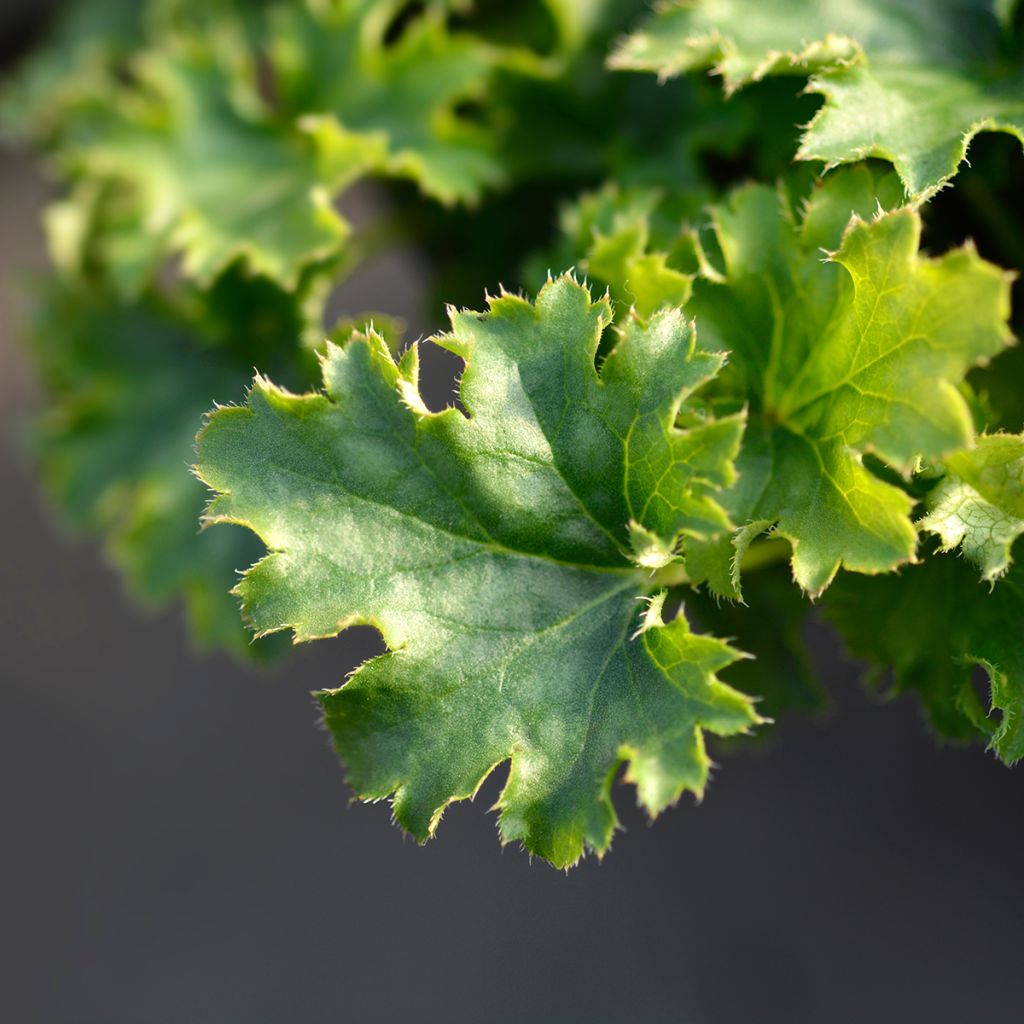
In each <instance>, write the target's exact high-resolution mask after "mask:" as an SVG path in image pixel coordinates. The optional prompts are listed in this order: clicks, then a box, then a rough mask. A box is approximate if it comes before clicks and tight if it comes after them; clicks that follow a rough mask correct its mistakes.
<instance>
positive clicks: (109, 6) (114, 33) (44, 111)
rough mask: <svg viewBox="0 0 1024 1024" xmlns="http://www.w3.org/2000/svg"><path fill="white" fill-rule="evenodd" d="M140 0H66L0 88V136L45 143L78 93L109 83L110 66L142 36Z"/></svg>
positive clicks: (55, 132)
mask: <svg viewBox="0 0 1024 1024" xmlns="http://www.w3.org/2000/svg"><path fill="white" fill-rule="evenodd" d="M143 8H144V5H143V4H141V3H139V0H88V2H82V0H79V2H77V3H71V4H68V5H67V6H66V9H65V10H63V11H62V12H61V14H60V16H59V17H58V18H57V21H56V23H55V25H54V26H53V29H52V30H51V32H50V34H49V38H48V39H47V40H46V44H45V45H44V46H43V47H42V48H41V49H40V50H38V51H37V52H35V53H33V54H32V55H31V56H30V57H29V58H28V59H27V60H26V61H25V62H24V63H23V64H22V65H21V66H20V67H19V68H18V69H17V73H16V74H15V76H14V77H13V79H12V80H11V81H9V82H5V83H4V85H3V90H2V92H0V136H6V137H8V138H12V139H17V140H31V141H32V142H34V143H41V144H48V143H52V142H54V141H55V139H56V137H57V136H58V135H59V133H60V130H61V128H62V127H63V125H64V120H65V118H66V117H67V116H68V113H69V111H70V110H72V109H73V108H74V107H75V105H76V104H77V103H78V102H79V101H80V100H81V98H82V96H83V95H88V94H90V93H94V92H95V91H96V90H98V89H103V88H105V87H109V86H110V85H111V84H112V81H111V78H110V75H109V71H110V67H111V65H112V63H113V62H114V60H115V59H118V58H123V57H124V56H125V55H127V54H128V53H130V52H131V50H132V49H133V48H134V47H136V46H138V44H139V41H140V40H141V38H142V18H141V14H142V11H143Z"/></svg>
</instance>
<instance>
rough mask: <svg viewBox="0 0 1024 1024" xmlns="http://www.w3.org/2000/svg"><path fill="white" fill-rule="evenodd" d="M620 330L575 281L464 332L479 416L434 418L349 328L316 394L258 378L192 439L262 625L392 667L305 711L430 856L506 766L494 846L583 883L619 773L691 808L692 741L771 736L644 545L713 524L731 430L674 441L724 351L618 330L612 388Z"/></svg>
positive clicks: (669, 542)
mask: <svg viewBox="0 0 1024 1024" xmlns="http://www.w3.org/2000/svg"><path fill="white" fill-rule="evenodd" d="M610 316H611V311H610V307H609V305H608V303H607V302H606V301H600V302H592V301H591V299H590V296H589V293H588V292H587V291H586V289H584V288H582V287H580V286H579V285H577V284H576V283H575V282H574V281H573V280H572V279H571V278H568V277H562V278H559V279H557V280H555V281H552V282H549V284H548V285H547V286H546V287H545V288H544V289H543V290H542V292H541V294H540V295H539V297H538V299H537V303H536V305H531V304H530V303H529V302H527V301H525V300H523V299H520V298H516V297H513V296H510V295H504V296H502V297H501V298H498V299H493V300H492V301H491V303H490V307H489V309H488V311H487V312H484V313H469V312H463V313H453V315H452V331H451V333H450V334H448V335H445V336H443V337H441V338H439V339H437V341H438V342H439V343H440V344H441V345H443V346H444V347H446V348H448V349H450V350H451V351H453V352H455V353H457V354H458V355H460V356H462V357H463V358H464V359H465V360H466V370H465V373H464V375H463V378H462V386H461V393H462V400H463V402H464V404H465V407H466V409H467V413H468V415H464V414H463V413H462V412H460V411H459V410H457V409H454V408H450V409H447V410H445V411H443V412H440V413H432V412H430V411H429V410H428V409H427V408H426V407H425V406H424V405H423V402H422V400H421V399H420V396H419V392H418V387H417V361H418V350H417V348H416V347H413V348H411V349H409V350H408V351H407V352H406V354H405V355H404V356H403V357H402V359H401V361H400V362H399V363H396V362H395V361H394V359H393V357H392V355H391V353H390V352H389V350H388V348H387V346H386V345H385V344H384V343H383V341H381V340H380V339H379V338H377V337H376V336H375V335H373V334H370V335H356V336H354V337H353V338H352V339H351V340H350V341H349V342H348V344H347V345H346V346H345V347H344V348H336V347H332V348H331V349H330V350H329V352H328V355H327V357H326V359H325V361H324V383H325V392H324V393H323V394H311V395H304V396H294V395H291V394H288V393H286V392H284V391H281V390H280V389H278V388H276V387H275V386H273V385H272V384H270V383H268V382H267V381H266V380H263V379H257V381H256V384H255V386H254V387H253V390H252V392H251V393H250V395H249V401H248V403H247V405H246V406H245V407H244V408H239V409H225V410H219V411H217V412H216V413H214V414H213V415H212V416H211V418H210V422H209V425H208V426H207V427H206V428H205V429H204V431H203V432H202V434H201V436H200V440H199V464H198V472H199V474H200V475H201V477H202V478H203V479H204V480H205V481H206V482H207V483H208V484H209V485H210V486H211V488H212V489H213V490H214V491H215V492H217V494H218V497H217V498H216V499H215V501H214V502H213V504H212V505H211V508H210V512H209V516H208V518H209V520H210V521H211V522H232V523H242V524H244V525H246V526H248V527H249V528H250V529H252V530H254V531H255V532H256V533H258V534H259V536H260V537H261V538H262V540H263V541H264V543H265V544H266V545H267V547H268V549H269V551H270V553H269V554H268V556H267V557H266V558H265V559H264V560H263V561H262V562H260V563H259V564H258V565H257V566H255V567H254V568H253V569H252V570H250V571H249V572H248V573H247V574H246V575H245V577H244V579H243V581H242V583H241V584H240V586H239V588H238V590H239V593H240V594H241V596H242V600H243V605H244V607H245V609H246V611H247V613H248V615H249V616H250V617H251V619H252V621H253V623H254V625H255V627H256V628H257V629H258V630H260V631H264V632H266V631H274V630H282V629H291V630H292V631H293V632H294V635H295V639H296V640H310V639H315V638H317V637H325V636H333V635H334V634H336V633H337V632H339V631H340V630H342V629H344V628H345V627H346V626H348V625H351V624H353V623H357V622H365V623H371V624H373V625H374V626H376V627H377V628H378V629H379V630H380V631H381V633H382V635H383V637H384V640H385V642H386V644H387V645H388V647H389V649H390V650H389V653H388V654H386V655H384V656H382V657H380V658H376V659H374V660H372V661H370V662H368V663H367V664H365V665H364V666H363V667H362V668H360V669H359V670H358V671H357V672H356V673H355V674H354V675H353V676H352V678H351V679H350V680H349V681H348V682H347V683H346V684H345V685H343V686H342V687H340V688H339V689H336V690H327V691H324V692H323V693H321V694H320V700H321V702H322V704H323V707H324V713H325V720H326V723H327V726H328V728H329V729H330V730H331V733H332V735H333V737H334V740H335V743H336V745H337V747H338V750H339V752H340V754H341V756H342V758H343V760H344V761H345V763H346V765H347V767H348V772H349V777H350V780H351V782H352V784H353V786H354V787H355V789H356V791H357V793H359V795H360V796H362V797H363V798H366V799H379V798H382V797H386V796H393V798H394V809H395V816H396V818H397V820H398V821H399V823H400V824H401V825H402V826H403V827H405V828H406V829H408V830H409V831H410V832H412V833H413V834H414V835H415V836H416V837H417V838H419V839H426V838H427V837H429V836H430V835H432V834H433V832H434V831H435V829H436V827H437V824H438V821H439V820H440V817H441V814H442V813H443V811H444V808H445V807H446V806H447V805H448V804H449V803H451V802H452V801H453V800H458V799H464V798H467V797H470V796H472V795H473V794H474V793H475V792H476V791H477V789H478V788H479V786H480V784H481V783H482V781H483V780H484V779H485V778H486V777H487V775H488V774H489V773H490V772H491V771H492V770H493V769H494V768H495V766H497V765H498V764H500V763H502V762H504V761H508V760H510V761H511V769H510V774H509V778H508V782H507V784H506V785H505V788H504V790H503V792H502V795H501V798H500V800H499V807H500V808H501V818H500V825H501V833H502V837H503V840H504V841H506V842H507V841H510V840H520V841H522V842H523V844H524V845H525V846H526V848H527V849H529V850H530V851H532V852H534V853H537V854H539V855H541V856H543V857H545V858H546V859H548V860H550V861H551V862H552V863H554V864H556V865H560V866H565V865H569V864H572V863H574V862H575V861H576V860H577V859H578V858H579V857H580V856H581V855H582V854H583V852H584V851H585V849H586V848H588V847H589V848H590V849H593V850H594V851H596V852H598V853H601V852H603V851H604V850H605V849H606V848H607V846H608V844H609V842H610V840H611V835H612V832H613V829H614V827H615V824H616V817H615V812H614V809H613V807H612V804H611V799H610V786H611V782H612V779H613V778H614V775H615V772H616V769H617V767H618V766H619V765H620V764H622V763H623V762H625V763H627V764H628V771H627V779H628V780H630V781H632V782H633V783H635V785H636V787H637V791H638V796H639V799H640V802H641V803H642V804H643V805H644V806H645V807H646V808H647V810H648V811H649V813H651V814H652V815H653V814H657V813H658V812H659V811H660V810H662V809H663V808H664V807H665V806H666V805H667V804H670V803H672V802H673V801H675V800H676V799H677V798H678V797H679V796H680V794H681V793H682V792H683V791H684V790H690V791H692V792H695V793H698V794H699V793H700V792H702V790H703V788H704V784H705V781H706V778H707V770H708V760H707V756H706V754H705V752H704V747H703V739H702V732H703V731H704V730H710V731H712V732H716V733H720V734H731V733H735V732H740V731H743V730H745V729H746V728H748V727H749V726H750V725H752V724H754V723H755V722H756V721H757V720H758V719H757V715H756V714H755V713H754V711H753V709H752V707H751V704H750V702H749V701H748V699H747V698H745V697H743V696H741V695H740V694H739V693H737V692H736V691H734V690H731V689H730V688H729V687H727V686H725V685H724V684H722V683H721V682H719V681H718V680H717V678H716V675H715V674H716V673H717V672H718V671H719V670H721V669H723V668H725V667H726V666H727V665H729V664H730V663H732V662H733V661H735V660H736V659H737V658H738V657H740V655H738V654H737V653H736V652H735V651H734V650H732V649H731V648H729V647H728V646H727V645H726V644H724V643H723V642H721V641H719V640H716V639H713V638H712V637H707V636H698V635H696V634H694V633H693V632H691V630H690V628H689V626H688V624H687V621H686V618H685V617H684V616H683V615H680V616H678V617H676V618H675V619H673V620H672V621H671V622H669V623H667V624H666V623H664V622H663V621H662V616H661V606H662V600H663V598H662V596H661V594H660V592H659V588H658V584H657V580H656V579H655V578H652V576H651V575H650V573H649V571H648V570H646V569H644V568H641V567H638V564H637V563H638V561H639V562H643V561H644V556H645V554H646V553H647V552H648V551H649V546H643V545H641V547H640V549H639V550H637V549H636V548H635V547H634V543H633V542H634V540H635V539H636V537H637V536H638V535H639V536H641V537H645V538H647V539H651V538H654V539H656V540H657V541H658V545H657V547H658V549H659V550H660V551H662V552H669V551H671V549H672V548H673V546H674V543H675V539H676V538H677V537H678V536H679V535H680V534H697V535H702V536H706V535H708V534H709V532H711V531H714V530H717V529H720V528H722V526H723V524H724V523H725V522H726V520H725V518H724V516H723V515H722V513H721V510H720V509H718V508H717V506H716V505H715V503H714V500H713V494H714V492H715V490H716V488H718V487H719V486H720V485H721V484H722V483H723V482H726V481H728V480H730V479H731V478H732V470H731V456H732V454H733V453H734V452H735V450H736V447H737V445H738V441H739V436H740V431H741V429H742V421H741V419H740V418H737V417H729V418H726V419H724V420H710V419H709V420H706V421H705V422H703V423H701V424H697V425H693V426H688V427H686V428H685V429H679V428H677V427H676V426H675V423H676V417H677V413H678V411H679V408H680V403H681V402H683V401H684V400H685V399H686V396H687V395H688V394H689V393H690V392H691V391H692V390H693V389H694V388H695V387H697V386H698V385H700V384H702V383H703V382H705V381H706V380H708V379H709V377H711V376H712V375H713V374H714V373H715V372H716V370H717V369H718V367H719V366H720V365H721V357H719V356H715V355H711V354H708V353H700V352H697V351H695V349H694V345H693V337H692V332H691V330H690V328H689V326H688V325H687V324H686V323H685V321H684V320H683V319H682V318H681V316H680V315H679V314H678V313H677V312H666V313H663V314H661V315H659V316H658V317H655V318H654V319H653V320H652V321H651V322H650V324H644V323H642V322H639V321H633V322H632V323H631V324H629V325H628V326H627V328H626V329H625V332H624V334H623V336H622V337H621V339H620V340H619V341H618V343H617V345H616V346H615V348H614V349H613V350H612V352H611V354H610V355H609V356H608V357H607V359H606V360H605V362H604V364H603V367H602V369H601V372H600V374H599V373H598V371H597V370H596V368H595V355H596V352H597V348H598V344H599V341H600V337H601V334H602V332H603V331H604V330H605V329H606V328H607V326H608V323H609V321H610ZM641 598H646V599H647V600H646V601H641V600H639V599H641Z"/></svg>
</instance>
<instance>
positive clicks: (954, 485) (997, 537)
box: [919, 434, 1024, 582]
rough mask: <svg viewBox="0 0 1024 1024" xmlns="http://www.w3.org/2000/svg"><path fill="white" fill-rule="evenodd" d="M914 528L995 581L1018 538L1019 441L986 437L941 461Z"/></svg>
mask: <svg viewBox="0 0 1024 1024" xmlns="http://www.w3.org/2000/svg"><path fill="white" fill-rule="evenodd" d="M919 525H920V527H921V529H923V530H927V531H928V532H929V533H934V534H935V535H936V536H937V537H939V538H940V539H941V541H942V548H943V550H944V551H949V550H951V549H953V548H955V547H958V546H959V547H960V548H961V550H962V552H963V554H964V555H965V556H966V557H967V558H968V559H970V561H972V562H974V563H975V565H977V566H978V567H979V568H980V569H981V570H982V578H983V579H985V580H988V581H990V582H991V581H992V580H996V579H998V578H999V577H1000V576H1002V575H1004V574H1005V572H1006V571H1007V569H1008V568H1009V567H1010V548H1011V547H1012V546H1013V542H1014V541H1015V540H1016V539H1017V537H1019V536H1020V535H1021V534H1022V533H1024V437H1021V436H1019V435H1011V434H992V435H989V436H986V437H980V438H978V442H977V444H976V446H975V447H973V448H970V449H967V450H965V451H960V452H954V453H953V454H952V455H950V457H949V458H948V459H947V460H946V476H945V478H944V479H943V480H942V482H941V483H940V484H939V485H938V487H936V488H935V491H934V492H933V493H932V495H931V496H930V498H929V501H928V515H926V516H925V517H924V519H922V520H921V522H920V524H919Z"/></svg>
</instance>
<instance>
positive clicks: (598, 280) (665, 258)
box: [527, 185, 693, 317]
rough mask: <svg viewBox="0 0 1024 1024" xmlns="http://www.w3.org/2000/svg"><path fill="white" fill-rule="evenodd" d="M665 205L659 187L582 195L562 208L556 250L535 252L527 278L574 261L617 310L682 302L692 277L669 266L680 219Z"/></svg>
mask: <svg viewBox="0 0 1024 1024" xmlns="http://www.w3.org/2000/svg"><path fill="white" fill-rule="evenodd" d="M662 207H663V197H662V195H661V193H659V192H658V191H657V190H655V189H639V188H638V189H620V188H617V187H615V186H611V185H609V186H606V187H605V188H603V189H601V190H600V191H599V192H593V193H589V194H587V195H584V196H582V197H581V198H580V199H579V200H578V201H577V202H575V203H574V204H572V205H571V206H569V207H567V208H566V209H565V210H564V211H563V213H562V217H561V225H560V226H561V238H560V239H559V241H558V244H557V246H556V247H555V248H554V251H553V252H551V253H548V254H545V255H543V256H539V257H535V258H534V259H533V260H532V262H531V265H530V267H529V268H528V270H527V277H528V278H530V279H532V280H536V279H538V278H540V279H541V280H543V275H545V274H546V272H547V270H548V268H549V267H550V266H569V265H573V266H575V267H576V269H577V270H580V271H582V272H583V273H584V274H586V275H587V277H588V278H589V279H590V280H591V281H593V282H594V283H595V284H599V285H601V286H603V287H606V288H608V290H609V291H610V293H611V297H612V299H613V300H614V303H615V312H616V314H617V315H621V314H623V313H625V312H627V311H628V310H631V309H632V310H635V311H636V313H637V314H638V315H639V316H641V317H648V316H650V315H651V314H652V313H655V312H656V311H657V310H659V309H662V308H664V307H666V306H670V307H676V306H681V305H683V304H684V303H685V302H686V301H687V299H689V297H690V291H691V284H692V279H693V278H692V274H689V273H686V272H684V271H683V270H682V269H678V268H676V267H674V266H672V265H670V260H671V258H672V253H671V249H672V248H673V245H674V243H675V236H678V235H679V234H680V221H679V219H678V217H675V216H672V214H671V213H669V212H668V211H667V210H663V209H662ZM673 212H674V210H673Z"/></svg>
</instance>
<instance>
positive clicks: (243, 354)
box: [29, 275, 304, 655]
mask: <svg viewBox="0 0 1024 1024" xmlns="http://www.w3.org/2000/svg"><path fill="white" fill-rule="evenodd" d="M293 301H294V300H293V299H292V298H291V297H290V296H284V295H282V294H281V293H280V292H277V291H276V289H273V288H272V287H270V286H268V285H267V284H266V283H265V282H246V281H245V280H244V279H241V278H239V277H237V276H235V275H232V276H230V277H229V278H226V279H224V280H223V281H221V282H219V284H218V286H217V287H216V288H215V289H214V290H213V291H212V292H211V293H210V294H209V295H208V296H205V297H201V296H180V297H178V298H177V299H176V300H175V301H173V302H170V301H168V300H165V299H162V298H160V297H158V296H156V295H153V294H151V293H150V294H146V295H144V296H142V297H141V298H140V299H139V300H138V301H137V302H135V303H132V304H130V305H126V304H124V303H123V302H121V301H119V300H117V299H114V298H113V297H111V296H109V295H108V294H107V293H106V292H105V291H104V290H103V289H102V287H100V286H98V285H97V284H96V282H92V283H89V284H85V283H83V284H80V285H74V286H71V285H60V284H56V283H53V284H50V285H49V286H48V287H47V288H46V289H45V290H44V291H43V292H42V294H41V295H40V296H39V300H38V313H37V317H36V322H35V324H34V325H33V330H32V333H31V337H30V339H29V340H30V349H31V354H32V356H33V357H34V360H35V362H36V365H37V368H38V373H39V378H40V384H41V389H42V392H43V399H42V410H41V413H40V416H39V419H38V422H37V425H36V430H35V435H36V448H37V453H38V456H39V459H40V463H41V470H42V473H43V476H44V478H45V481H46V484H47V487H48V489H49V491H50V494H51V495H52V497H53V499H54V500H55V502H56V504H57V505H58V506H59V508H60V510H61V512H62V514H63V516H64V518H65V519H66V520H67V521H68V522H69V523H70V524H71V525H72V526H74V527H75V528H77V529H79V530H84V531H88V532H91V533H95V534H98V535H99V536H100V537H101V538H102V539H103V541H104V546H105V548H106V551H107V553H108V555H109V557H110V558H111V559H112V561H113V562H114V563H115V565H116V566H117V567H118V569H119V570H120V571H121V572H122V573H123V574H124V576H125V578H126V580H127V583H128V585H129V587H130V589H131V591H132V592H133V594H134V595H135V596H136V597H138V598H139V599H141V600H142V601H143V602H144V603H146V604H149V605H152V606H156V607H160V606H164V605H166V604H168V603H169V602H171V601H172V600H174V599H176V598H181V599H182V600H183V601H184V604H185V609H186V612H187V614H188V617H189V620H190V623H191V626H192V630H193V634H194V636H195V638H196V639H197V641H198V642H199V643H200V645H202V646H204V647H211V646H217V647H227V648H229V649H231V650H234V651H235V652H237V653H245V654H256V655H260V654H265V653H270V652H271V650H272V647H273V645H272V647H271V648H269V649H268V648H267V645H266V644H265V643H263V642H261V643H260V644H257V645H255V647H254V646H253V645H252V643H251V637H250V636H249V635H247V633H246V631H245V630H244V629H243V628H242V626H241V624H240V622H239V620H238V608H237V602H236V601H234V600H233V599H231V598H230V597H229V596H228V595H227V594H226V590H227V588H228V586H229V585H230V581H231V580H232V579H233V578H234V577H235V574H236V571H237V570H239V569H242V568H245V567H246V566H248V565H251V564H252V562H253V561H254V560H255V558H256V557H257V555H258V554H259V545H258V543H256V542H255V541H254V538H252V537H251V536H250V535H248V534H247V533H246V532H245V531H243V530H225V531H204V532H202V533H198V532H197V530H196V527H195V521H196V517H197V516H198V515H199V514H200V513H201V512H202V510H203V507H204V490H203V487H202V486H201V485H200V484H199V483H198V481H196V480H194V479H193V478H192V477H191V476H190V475H189V472H188V466H189V463H190V462H191V461H192V454H193V443H194V436H195V429H196V424H197V423H198V422H199V419H200V417H201V415H202V413H203V412H204V411H205V410H206V409H207V408H209V405H210V403H211V401H214V400H217V401H227V400H228V399H229V398H231V397H232V396H233V395H236V394H237V393H238V389H239V388H240V387H242V386H243V385H244V382H245V381H246V380H247V379H248V376H249V373H250V372H251V371H250V366H251V361H252V359H254V358H256V359H260V360H261V361H262V360H264V359H268V358H271V357H269V356H268V353H269V352H270V351H273V350H275V349H277V350H279V351H288V352H294V342H293V340H292V339H293V338H294V337H295V333H294V332H295V325H296V319H297V313H296V312H295V311H294V309H293ZM221 318H223V319H221ZM285 342H287V344H284V343H285ZM293 358H295V357H294V356H293ZM272 361H273V362H275V363H276V364H278V365H279V366H283V364H284V360H283V358H282V356H281V355H276V356H274V357H272ZM296 361H297V362H299V365H301V361H300V360H296ZM293 375H294V371H293ZM298 379H299V380H300V381H301V380H302V379H304V377H303V375H302V374H301V373H299V375H298Z"/></svg>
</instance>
